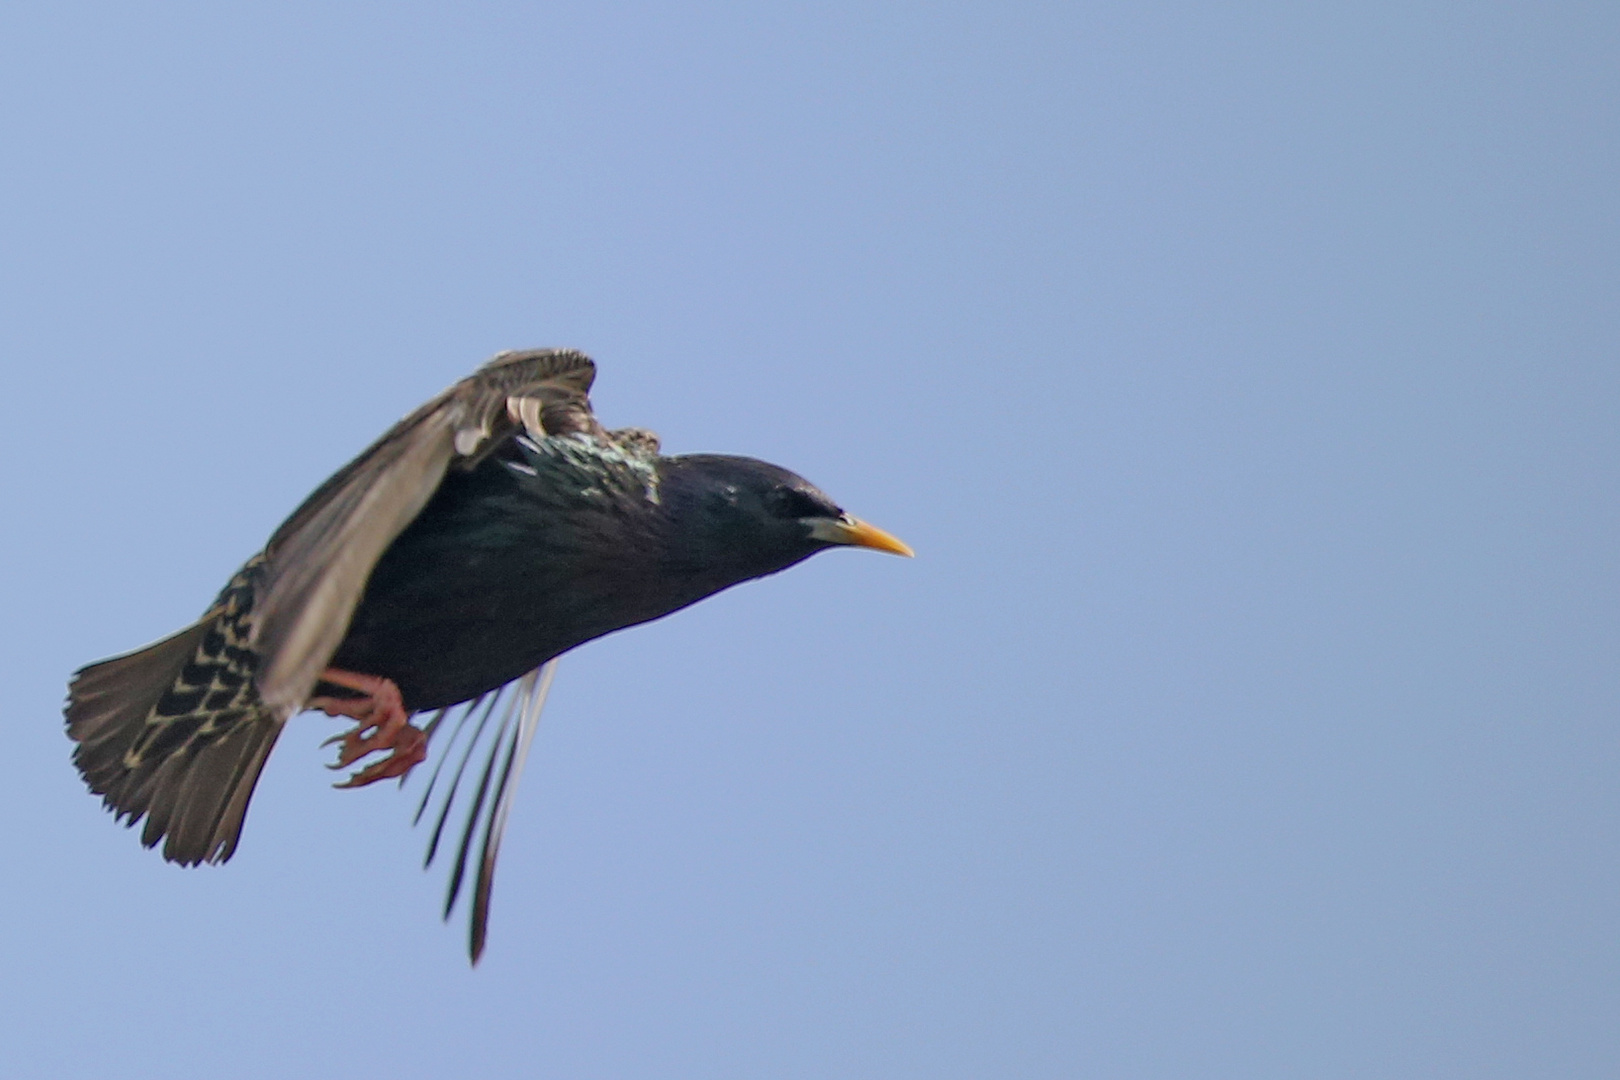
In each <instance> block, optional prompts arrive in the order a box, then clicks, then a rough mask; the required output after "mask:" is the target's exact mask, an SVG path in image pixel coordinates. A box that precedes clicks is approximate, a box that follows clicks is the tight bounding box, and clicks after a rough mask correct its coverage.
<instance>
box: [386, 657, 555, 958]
mask: <svg viewBox="0 0 1620 1080" xmlns="http://www.w3.org/2000/svg"><path fill="white" fill-rule="evenodd" d="M556 673H557V661H556V660H554V659H553V660H547V661H546V662H545V663H544V664H542V665H540V666H539V667H538V668H536V669H535V670H533V671H531V672H529V673H528V674H527V675H524V676H523V677H522V678H520V679H518V680H516V681H515V682H512V683H508V684H507V685H506V686H503V687H501V688H500V689H498V690H494V691H491V692H490V693H489V694H487V695H485V696H484V697H482V698H478V699H476V700H474V701H471V702H468V703H467V704H466V705H463V706H456V707H455V709H457V710H459V716H457V718H456V722H455V726H454V728H453V730H452V731H451V732H450V736H449V738H448V740H447V741H446V742H445V745H444V749H443V751H441V753H440V755H439V762H438V764H437V765H436V766H434V769H433V774H432V776H431V777H430V778H429V780H428V786H427V790H426V791H424V792H423V793H422V801H421V803H420V804H418V806H417V808H416V820H417V821H421V820H422V815H423V814H424V813H426V812H427V808H428V804H429V803H431V802H432V801H433V797H434V793H435V792H438V793H439V794H440V803H439V809H438V813H437V815H436V816H435V820H434V823H433V834H432V836H431V837H430V838H429V840H428V850H427V858H426V859H425V860H424V861H423V866H424V867H427V866H431V865H432V864H433V858H434V856H435V855H437V854H438V851H439V844H440V841H442V840H443V839H444V833H445V827H446V825H448V823H449V820H450V814H451V811H452V810H454V809H455V808H456V806H457V803H458V798H457V796H458V795H459V794H460V793H461V792H462V791H463V790H467V789H464V788H463V786H462V785H463V782H464V781H466V782H467V783H468V784H471V783H472V780H471V778H470V777H469V776H468V772H467V767H468V765H469V764H472V762H473V758H474V757H475V755H478V754H482V755H483V766H482V768H479V766H477V765H476V764H474V765H473V768H474V770H475V771H476V772H477V774H478V778H477V784H476V786H475V787H471V789H470V791H471V794H470V796H469V797H470V798H471V800H472V801H471V804H470V805H468V806H467V813H466V821H465V823H464V824H463V826H462V829H461V840H460V841H459V843H457V845H456V853H455V865H453V866H452V867H451V868H450V885H449V888H448V889H447V890H446V891H445V898H444V917H445V918H446V919H449V918H450V913H451V912H452V911H453V910H454V909H455V906H456V900H457V898H458V897H459V896H460V895H461V889H462V886H463V885H464V884H465V883H466V878H467V857H468V856H469V855H470V854H471V853H472V847H473V843H474V841H475V838H477V837H478V834H479V831H480V826H482V832H483V836H482V839H481V840H479V841H478V843H479V848H480V851H479V855H478V876H477V878H476V880H475V882H474V885H473V893H472V911H471V912H470V913H469V917H468V941H467V953H468V955H469V956H470V957H471V958H472V962H473V963H474V964H476V963H478V959H479V957H481V956H482V955H483V954H484V942H485V940H486V939H487V937H488V932H489V899H490V893H491V891H492V890H493V888H494V886H495V859H496V856H497V855H499V853H500V849H501V836H502V835H503V834H504V833H505V831H506V819H507V817H508V815H509V814H510V813H511V810H512V801H513V799H514V798H515V797H516V796H517V782H518V777H519V776H520V775H521V774H522V772H523V763H524V762H525V761H526V760H527V759H528V756H529V746H530V744H531V743H533V742H534V733H535V731H536V730H537V729H538V728H539V726H540V710H541V708H542V707H543V706H544V705H545V703H546V695H547V694H548V693H550V691H551V680H552V677H553V676H554V675H556ZM514 689H515V691H516V692H515V693H509V691H512V690H514ZM451 712H452V709H441V710H439V713H438V715H436V716H435V717H434V718H433V720H432V721H431V722H430V723H429V724H428V728H427V731H428V734H429V735H430V736H431V735H432V734H433V733H434V732H435V731H436V730H437V729H438V728H439V727H440V726H442V725H443V724H444V722H445V718H446V717H447V716H448V715H449V714H450V713H451ZM497 712H498V713H499V714H500V719H499V720H497V721H496V723H495V725H494V729H493V731H491V730H490V720H491V718H492V717H494V716H495V714H496V713H497ZM463 734H465V735H466V738H465V739H463V738H462V736H463ZM452 758H455V759H456V764H455V767H454V768H453V769H451V770H449V772H448V775H447V774H446V766H447V765H448V764H449V762H450V760H451V759H452ZM486 806H487V807H488V811H487V815H486V811H485V807H486Z"/></svg>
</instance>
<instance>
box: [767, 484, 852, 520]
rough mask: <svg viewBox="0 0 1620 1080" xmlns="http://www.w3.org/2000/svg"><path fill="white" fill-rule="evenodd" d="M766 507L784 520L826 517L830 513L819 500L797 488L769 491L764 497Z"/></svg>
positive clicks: (829, 509)
mask: <svg viewBox="0 0 1620 1080" xmlns="http://www.w3.org/2000/svg"><path fill="white" fill-rule="evenodd" d="M765 502H766V505H767V506H768V507H769V508H770V511H771V513H772V514H774V515H776V516H777V517H785V518H807V517H827V516H828V515H829V512H832V513H834V514H836V511H832V508H831V507H827V506H823V505H821V502H820V500H818V499H815V498H813V497H811V496H810V495H807V494H805V493H804V492H802V491H800V490H799V489H797V488H791V487H786V486H784V487H779V488H774V489H772V490H771V493H770V494H769V495H767V496H765Z"/></svg>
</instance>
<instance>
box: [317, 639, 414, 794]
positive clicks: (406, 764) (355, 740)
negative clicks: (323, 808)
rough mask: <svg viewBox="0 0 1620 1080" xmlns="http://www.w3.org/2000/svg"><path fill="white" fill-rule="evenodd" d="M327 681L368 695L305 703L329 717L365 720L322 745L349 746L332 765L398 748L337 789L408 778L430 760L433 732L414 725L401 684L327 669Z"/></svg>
mask: <svg viewBox="0 0 1620 1080" xmlns="http://www.w3.org/2000/svg"><path fill="white" fill-rule="evenodd" d="M321 681H322V682H327V683H331V684H332V685H334V686H343V687H347V688H348V689H350V690H358V691H360V692H361V693H362V694H364V695H365V696H364V697H352V698H350V697H317V698H310V699H309V700H308V701H307V702H305V703H304V704H305V707H306V708H310V709H319V710H321V712H324V713H325V714H326V715H328V716H347V717H350V718H351V719H354V720H358V721H360V723H359V725H358V726H356V727H355V728H354V729H353V730H352V731H347V732H345V733H344V734H342V735H334V736H332V737H331V738H330V739H327V740H326V742H325V743H323V744H322V745H323V746H327V745H330V744H332V743H335V742H340V743H342V744H343V745H342V747H341V748H340V749H339V750H338V759H337V762H336V763H335V764H333V765H329V766H327V767H328V768H331V769H341V768H344V767H345V766H347V765H350V764H353V763H354V762H356V761H358V760H360V759H361V758H363V757H365V756H366V755H367V754H372V753H375V752H377V751H378V750H389V751H392V752H391V753H390V754H389V755H388V756H387V757H385V758H383V759H382V760H381V761H378V762H373V763H372V764H370V765H367V766H366V767H365V768H363V769H361V770H360V771H359V772H357V773H355V774H354V775H353V776H351V777H349V778H348V779H347V780H345V781H344V782H343V783H341V784H334V785H333V787H340V788H351V787H364V786H365V785H367V784H371V783H375V782H376V781H378V780H386V779H387V778H388V777H390V776H404V775H405V774H406V773H408V772H410V771H411V769H412V768H414V767H415V766H417V765H418V764H420V763H421V762H422V761H423V760H425V759H426V758H427V736H426V735H424V734H423V733H422V731H421V730H420V729H418V728H415V727H412V726H411V723H410V716H409V714H407V713H406V712H405V704H404V702H403V701H402V700H401V699H400V696H399V687H397V686H395V685H394V684H393V682H392V680H389V679H384V678H380V677H378V676H376V675H361V674H358V673H357V672H353V671H343V670H341V669H339V668H327V669H326V670H325V671H323V672H321ZM367 732H370V734H367Z"/></svg>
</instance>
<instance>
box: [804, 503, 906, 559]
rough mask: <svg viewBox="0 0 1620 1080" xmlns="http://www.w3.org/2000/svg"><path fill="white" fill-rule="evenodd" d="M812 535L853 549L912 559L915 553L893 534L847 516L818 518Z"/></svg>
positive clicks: (812, 529) (812, 526)
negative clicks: (837, 518)
mask: <svg viewBox="0 0 1620 1080" xmlns="http://www.w3.org/2000/svg"><path fill="white" fill-rule="evenodd" d="M810 535H811V536H813V537H815V538H816V539H817V540H825V541H826V542H827V543H829V544H848V545H850V546H851V547H864V548H871V549H872V550H873V551H887V552H890V553H891V554H894V555H904V556H905V557H906V558H908V559H909V558H911V557H912V555H913V554H914V552H912V550H911V548H909V547H907V546H906V543H905V541H903V540H901V539H900V538H899V537H898V536H895V535H894V534H893V533H886V532H884V531H883V530H882V529H880V528H878V527H877V526H876V525H868V524H867V523H866V522H864V521H859V520H857V519H855V518H852V517H850V516H849V515H848V514H845V515H844V516H843V517H842V518H841V519H839V520H836V521H835V520H833V519H832V518H817V519H816V520H815V521H814V522H813V523H812V524H811V526H810Z"/></svg>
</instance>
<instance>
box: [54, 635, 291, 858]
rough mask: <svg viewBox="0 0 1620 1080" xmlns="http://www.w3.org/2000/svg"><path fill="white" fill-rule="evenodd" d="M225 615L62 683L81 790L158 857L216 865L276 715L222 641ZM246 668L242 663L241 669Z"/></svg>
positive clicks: (231, 646)
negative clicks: (140, 825) (132, 828)
mask: <svg viewBox="0 0 1620 1080" xmlns="http://www.w3.org/2000/svg"><path fill="white" fill-rule="evenodd" d="M226 615H227V613H226V612H223V611H221V610H220V609H216V610H214V611H211V612H209V613H208V614H207V615H205V616H204V617H203V618H202V620H201V621H199V622H197V623H196V624H194V625H192V626H189V627H187V628H186V629H184V630H182V631H180V632H179V633H177V634H174V635H172V636H171V637H167V638H164V639H163V640H162V641H159V642H157V643H156V644H154V645H149V646H147V647H146V648H144V649H141V650H139V651H137V652H133V653H129V654H127V655H125V656H119V657H114V658H113V659H111V660H103V661H101V662H100V663H97V664H91V665H90V666H88V667H86V668H83V669H81V670H80V671H79V672H78V673H77V674H76V675H75V676H74V677H73V681H72V682H71V683H70V684H69V686H68V705H67V733H68V737H69V738H71V739H73V740H74V741H75V742H77V743H78V744H79V745H78V747H77V748H76V749H75V750H74V752H73V763H74V764H75V765H77V766H78V768H79V772H80V773H81V774H82V775H83V776H84V780H85V783H86V784H88V785H89V787H90V790H91V791H92V792H94V793H96V794H98V795H100V796H102V801H103V802H104V803H105V804H106V806H107V807H108V809H110V810H112V811H113V812H114V813H115V814H116V815H117V816H118V817H119V818H120V819H122V820H126V821H127V822H128V824H130V825H134V824H135V823H136V822H137V821H139V820H140V819H141V818H142V817H143V816H144V817H145V818H146V826H145V828H144V829H143V830H142V832H141V843H143V844H145V845H146V846H147V847H153V846H155V845H156V844H157V842H158V841H159V840H162V839H164V838H165V837H167V841H166V842H165V843H164V845H163V857H164V858H165V859H168V860H170V861H171V862H178V863H182V864H185V865H192V864H195V863H200V862H224V861H225V860H226V859H228V858H230V857H231V854H232V853H233V852H234V851H235V850H236V842H237V839H238V837H239V836H240V834H241V829H242V820H243V818H244V816H245V815H246V814H247V807H248V800H249V799H250V798H251V796H252V794H253V787H254V785H255V784H256V783H257V782H258V779H259V772H260V770H261V769H263V767H264V762H265V759H266V757H268V755H269V753H270V748H271V747H272V746H273V745H274V744H275V741H276V737H277V736H278V735H279V734H280V733H281V728H282V724H283V722H284V719H285V718H283V717H278V716H277V715H276V714H275V713H273V712H271V711H270V710H269V709H267V708H266V707H265V706H264V705H263V704H262V703H260V702H259V700H258V695H257V692H256V691H255V690H254V688H253V680H252V672H251V670H244V655H245V654H243V653H242V652H241V650H240V649H238V648H236V646H235V643H234V642H233V641H232V640H231V639H232V638H233V637H234V636H235V635H234V634H233V633H232V632H231V631H232V629H233V628H232V627H231V626H229V625H227V623H228V619H227V618H225V617H224V616H226ZM248 667H249V668H250V667H251V662H250V661H249V662H248Z"/></svg>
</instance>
